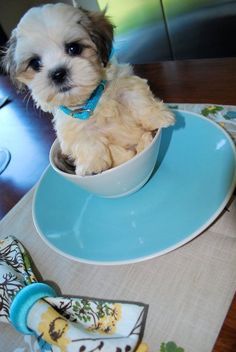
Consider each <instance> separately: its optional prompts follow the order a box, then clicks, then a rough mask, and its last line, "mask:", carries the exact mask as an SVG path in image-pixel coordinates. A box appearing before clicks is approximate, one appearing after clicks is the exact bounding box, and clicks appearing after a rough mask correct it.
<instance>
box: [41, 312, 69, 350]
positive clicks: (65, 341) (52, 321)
mask: <svg viewBox="0 0 236 352" xmlns="http://www.w3.org/2000/svg"><path fill="white" fill-rule="evenodd" d="M68 327H69V326H68V322H67V320H66V319H65V318H63V317H62V316H61V315H60V314H58V313H57V312H56V311H55V309H53V308H52V307H49V308H48V309H47V310H46V312H44V313H43V314H42V315H41V321H40V323H39V325H38V331H39V332H40V333H41V334H42V335H43V336H42V338H43V339H45V340H46V341H47V342H48V343H51V344H53V345H56V346H58V347H60V348H61V351H62V352H64V351H66V347H67V346H68V345H69V343H70V342H71V341H70V339H69V338H68V337H67V336H66V333H67V331H68Z"/></svg>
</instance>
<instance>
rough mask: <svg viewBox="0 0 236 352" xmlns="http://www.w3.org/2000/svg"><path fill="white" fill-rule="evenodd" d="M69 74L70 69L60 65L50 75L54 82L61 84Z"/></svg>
mask: <svg viewBox="0 0 236 352" xmlns="http://www.w3.org/2000/svg"><path fill="white" fill-rule="evenodd" d="M67 74H68V71H67V69H66V68H65V67H58V68H57V69H56V70H54V71H52V72H51V74H50V77H51V79H52V81H53V82H54V83H56V84H61V83H64V82H65V80H66V78H67Z"/></svg>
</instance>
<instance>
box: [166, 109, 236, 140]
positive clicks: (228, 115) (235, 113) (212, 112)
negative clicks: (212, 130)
mask: <svg viewBox="0 0 236 352" xmlns="http://www.w3.org/2000/svg"><path fill="white" fill-rule="evenodd" d="M168 106H169V107H170V108H172V109H180V110H187V111H191V112H195V113H197V114H201V115H203V116H205V117H207V118H209V119H210V120H212V121H214V122H217V123H218V124H219V125H220V126H221V127H223V128H224V129H225V130H226V131H227V132H228V133H229V135H230V136H231V138H232V139H233V140H234V142H235V143H236V106H230V105H212V104H171V103H170V104H168Z"/></svg>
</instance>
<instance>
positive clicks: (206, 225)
mask: <svg viewBox="0 0 236 352" xmlns="http://www.w3.org/2000/svg"><path fill="white" fill-rule="evenodd" d="M171 110H172V111H174V112H180V113H183V114H186V113H187V114H190V115H193V116H196V117H197V118H200V119H203V120H205V121H207V122H208V123H211V124H213V125H214V126H215V127H217V128H218V129H219V130H220V131H221V132H223V134H224V135H225V136H226V138H227V140H228V142H229V144H230V146H231V149H232V152H233V155H234V163H235V171H234V176H233V178H232V183H231V186H230V187H229V190H228V193H227V194H226V196H225V198H224V200H223V201H222V203H221V205H220V206H219V207H218V209H217V210H216V211H215V212H214V213H213V214H212V216H211V217H210V218H209V219H208V221H206V222H205V223H204V224H203V225H202V226H200V227H199V228H198V229H196V231H194V232H193V233H191V234H190V235H189V236H187V237H185V238H184V240H182V241H179V242H177V243H176V244H175V245H173V246H169V247H167V248H165V249H164V250H161V251H158V252H156V253H152V254H149V255H144V256H141V257H138V258H135V259H126V260H114V261H97V260H89V259H84V258H79V257H75V256H74V255H71V254H68V253H66V252H63V251H62V250H61V249H58V248H57V247H56V246H54V245H53V244H52V243H51V242H50V241H49V240H48V239H47V238H46V236H45V235H44V234H43V233H42V231H41V229H40V227H39V225H38V223H37V219H36V214H35V205H36V198H37V194H38V191H39V186H40V184H41V183H42V181H43V179H44V176H45V174H46V173H47V172H48V170H49V169H50V168H51V169H52V170H53V168H52V167H51V165H50V164H49V165H48V166H47V167H46V169H45V170H44V171H43V173H42V175H41V177H40V179H39V181H38V182H37V184H36V187H35V190H34V194H33V200H32V218H33V223H34V226H35V228H36V231H37V233H38V234H39V236H40V238H41V239H42V240H43V241H44V242H45V243H46V245H47V246H49V248H51V249H52V250H53V251H54V252H56V253H57V254H59V255H62V256H63V257H66V258H67V259H70V260H73V261H75V262H78V263H83V264H90V265H100V266H117V265H129V264H135V263H140V262H143V261H146V260H150V259H153V258H157V257H160V256H162V255H164V254H167V253H169V252H172V251H173V250H176V249H177V248H180V247H182V246H183V245H185V244H186V243H188V242H191V241H192V240H193V239H194V238H196V237H198V236H200V235H201V234H202V233H203V232H204V231H205V230H206V229H208V228H209V226H210V225H211V224H212V223H213V222H214V221H215V220H216V219H217V218H218V217H219V216H220V214H221V213H222V211H223V210H224V208H225V207H226V205H227V203H228V202H229V200H230V198H231V196H232V194H233V191H234V188H235V186H236V146H235V144H234V142H233V140H232V138H231V136H230V134H229V133H228V132H227V131H226V130H225V129H224V128H223V127H222V126H220V125H219V124H218V123H217V122H215V121H213V120H211V119H209V118H207V117H205V116H203V115H201V114H198V113H195V112H192V111H188V110H181V109H171Z"/></svg>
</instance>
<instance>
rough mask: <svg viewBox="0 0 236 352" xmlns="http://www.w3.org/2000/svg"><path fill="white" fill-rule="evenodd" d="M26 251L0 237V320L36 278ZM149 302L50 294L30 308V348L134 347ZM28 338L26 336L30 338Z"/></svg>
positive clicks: (109, 350)
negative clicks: (18, 295) (22, 291)
mask: <svg viewBox="0 0 236 352" xmlns="http://www.w3.org/2000/svg"><path fill="white" fill-rule="evenodd" d="M36 281H37V279H36V277H35V276H34V273H33V271H32V267H31V262H30V259H29V255H28V254H27V252H26V250H25V249H24V247H23V246H22V244H21V243H20V242H19V241H18V240H16V239H14V238H13V237H7V238H6V239H4V240H1V241H0V321H2V322H10V321H9V309H10V306H11V302H12V300H13V299H14V297H15V296H16V295H17V293H18V292H19V291H20V290H21V289H22V288H23V287H24V286H26V285H30V284H31V283H33V282H36ZM147 308H148V307H147V305H145V304H141V303H128V302H109V301H104V300H100V299H93V298H86V297H55V298H54V297H49V298H45V299H40V300H39V301H37V302H36V303H35V304H34V305H33V307H32V308H31V309H30V312H29V314H28V320H27V323H28V327H29V328H30V329H31V330H33V331H34V332H35V335H36V341H35V342H34V347H33V348H32V351H36V352H37V351H44V352H46V351H48V352H49V351H50V352H59V351H68V352H75V351H76V352H77V351H78V352H83V351H85V352H89V351H90V352H92V351H103V352H113V351H114V352H123V351H124V352H128V351H130V352H132V351H135V350H136V349H137V347H139V348H141V349H140V351H144V352H145V351H147V349H146V347H145V345H142V344H141V345H140V343H141V340H142V336H143V331H144V325H145V320H146V315H147ZM28 341H30V339H28Z"/></svg>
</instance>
